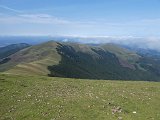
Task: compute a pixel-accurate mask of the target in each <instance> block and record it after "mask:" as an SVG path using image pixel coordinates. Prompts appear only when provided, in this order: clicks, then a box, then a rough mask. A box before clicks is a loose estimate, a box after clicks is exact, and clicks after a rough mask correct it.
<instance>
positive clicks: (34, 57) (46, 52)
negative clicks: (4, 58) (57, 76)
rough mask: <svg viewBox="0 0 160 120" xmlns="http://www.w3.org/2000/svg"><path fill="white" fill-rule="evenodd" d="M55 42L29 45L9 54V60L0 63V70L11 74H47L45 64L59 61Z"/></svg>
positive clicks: (54, 63)
mask: <svg viewBox="0 0 160 120" xmlns="http://www.w3.org/2000/svg"><path fill="white" fill-rule="evenodd" d="M56 47H57V43H56V42H46V43H44V44H40V45H35V46H31V47H29V48H27V49H25V50H21V51H19V52H17V53H16V54H14V55H12V56H10V58H11V60H10V61H9V62H7V63H5V64H2V65H0V71H7V73H12V74H25V75H30V74H32V75H34V74H36V75H47V74H49V70H48V69H47V66H49V65H56V64H58V63H59V61H60V55H59V54H58V53H57V51H56Z"/></svg>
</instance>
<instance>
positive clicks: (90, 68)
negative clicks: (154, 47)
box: [0, 41, 160, 81]
mask: <svg viewBox="0 0 160 120" xmlns="http://www.w3.org/2000/svg"><path fill="white" fill-rule="evenodd" d="M145 60H146V59H142V57H141V56H139V55H137V54H136V53H134V52H132V51H129V50H127V49H124V48H121V47H119V46H117V45H113V44H104V45H99V46H91V45H85V44H78V43H63V42H61V43H59V42H54V41H49V42H46V43H42V44H39V45H35V46H31V47H29V48H26V49H23V50H21V51H19V52H17V53H15V54H13V55H11V56H9V57H8V58H7V59H6V61H4V62H3V63H0V71H1V72H5V73H11V74H20V75H22V74H23V75H43V76H48V75H49V76H53V77H55V76H56V77H67V78H85V79H114V80H128V79H129V80H146V81H159V80H160V69H159V67H158V65H159V62H160V60H159V61H158V62H157V61H155V60H154V61H153V60H152V58H151V60H148V59H147V62H145ZM143 63H144V64H143ZM152 63H154V65H152ZM151 65H152V66H151Z"/></svg>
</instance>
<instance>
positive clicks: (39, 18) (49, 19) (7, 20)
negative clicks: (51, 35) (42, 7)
mask: <svg viewBox="0 0 160 120" xmlns="http://www.w3.org/2000/svg"><path fill="white" fill-rule="evenodd" d="M0 22H1V24H19V23H24V24H25V23H35V24H37V23H38V24H68V23H70V22H69V21H67V20H62V19H58V18H56V17H54V16H51V15H49V14H20V15H16V16H8V15H0Z"/></svg>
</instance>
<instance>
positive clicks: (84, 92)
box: [0, 74, 160, 120]
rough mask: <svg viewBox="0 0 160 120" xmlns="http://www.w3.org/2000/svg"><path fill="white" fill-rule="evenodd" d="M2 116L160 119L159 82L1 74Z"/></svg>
mask: <svg viewBox="0 0 160 120" xmlns="http://www.w3.org/2000/svg"><path fill="white" fill-rule="evenodd" d="M0 94H1V97H0V119H1V120H72V119H75V120H159V119H160V113H159V111H160V107H159V106H160V102H159V100H160V83H156V82H127V81H103V80H101V81H99V80H94V81H93V80H80V79H63V78H49V77H38V76H30V77H29V76H28V77H27V76H16V75H4V74H0Z"/></svg>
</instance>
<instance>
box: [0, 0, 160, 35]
mask: <svg viewBox="0 0 160 120" xmlns="http://www.w3.org/2000/svg"><path fill="white" fill-rule="evenodd" d="M0 35H74V36H140V37H160V0H0Z"/></svg>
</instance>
